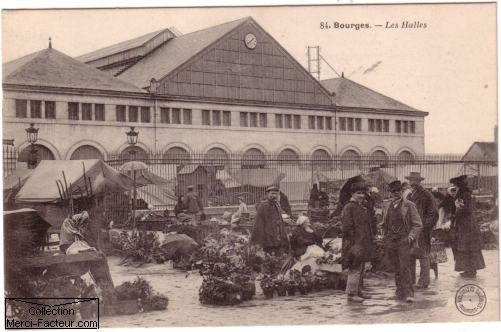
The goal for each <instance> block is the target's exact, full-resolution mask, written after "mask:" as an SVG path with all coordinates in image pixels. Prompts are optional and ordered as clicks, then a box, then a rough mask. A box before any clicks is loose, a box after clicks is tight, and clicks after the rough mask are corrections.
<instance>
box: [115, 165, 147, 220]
mask: <svg viewBox="0 0 501 332" xmlns="http://www.w3.org/2000/svg"><path fill="white" fill-rule="evenodd" d="M147 169H148V165H146V164H145V163H142V162H140V161H129V162H127V163H125V164H123V165H122V167H120V172H122V173H125V172H127V171H129V172H133V174H134V177H133V178H134V182H133V187H134V189H133V190H134V197H133V199H132V224H133V227H134V229H136V199H137V190H136V189H137V187H138V182H137V181H136V172H137V171H143V170H147ZM143 185H146V184H142V185H141V186H143Z"/></svg>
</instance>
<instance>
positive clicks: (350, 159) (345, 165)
mask: <svg viewBox="0 0 501 332" xmlns="http://www.w3.org/2000/svg"><path fill="white" fill-rule="evenodd" d="M360 165H361V157H360V154H359V153H358V152H357V151H355V150H346V151H345V152H344V153H343V154H342V155H341V168H342V169H358V168H360Z"/></svg>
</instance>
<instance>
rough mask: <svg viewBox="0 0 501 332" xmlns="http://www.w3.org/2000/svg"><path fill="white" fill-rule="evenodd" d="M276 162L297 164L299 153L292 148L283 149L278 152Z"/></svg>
mask: <svg viewBox="0 0 501 332" xmlns="http://www.w3.org/2000/svg"><path fill="white" fill-rule="evenodd" d="M278 164H279V165H283V166H285V165H289V166H290V165H294V166H299V165H300V162H299V155H298V154H297V153H296V152H295V151H294V150H291V149H285V150H283V151H282V152H280V153H279V154H278Z"/></svg>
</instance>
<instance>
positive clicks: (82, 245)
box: [66, 240, 97, 255]
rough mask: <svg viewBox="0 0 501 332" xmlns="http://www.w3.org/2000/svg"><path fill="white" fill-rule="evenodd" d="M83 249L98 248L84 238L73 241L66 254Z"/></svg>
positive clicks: (76, 252)
mask: <svg viewBox="0 0 501 332" xmlns="http://www.w3.org/2000/svg"><path fill="white" fill-rule="evenodd" d="M83 251H97V250H96V248H94V247H91V246H90V245H89V244H88V243H87V242H85V241H82V240H77V241H75V242H73V243H72V244H71V245H70V246H69V247H68V249H66V255H74V254H78V253H81V252H83Z"/></svg>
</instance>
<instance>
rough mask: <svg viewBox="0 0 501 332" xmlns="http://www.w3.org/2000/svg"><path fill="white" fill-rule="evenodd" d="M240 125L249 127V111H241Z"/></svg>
mask: <svg viewBox="0 0 501 332" xmlns="http://www.w3.org/2000/svg"><path fill="white" fill-rule="evenodd" d="M240 127H248V124H247V112H240Z"/></svg>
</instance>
